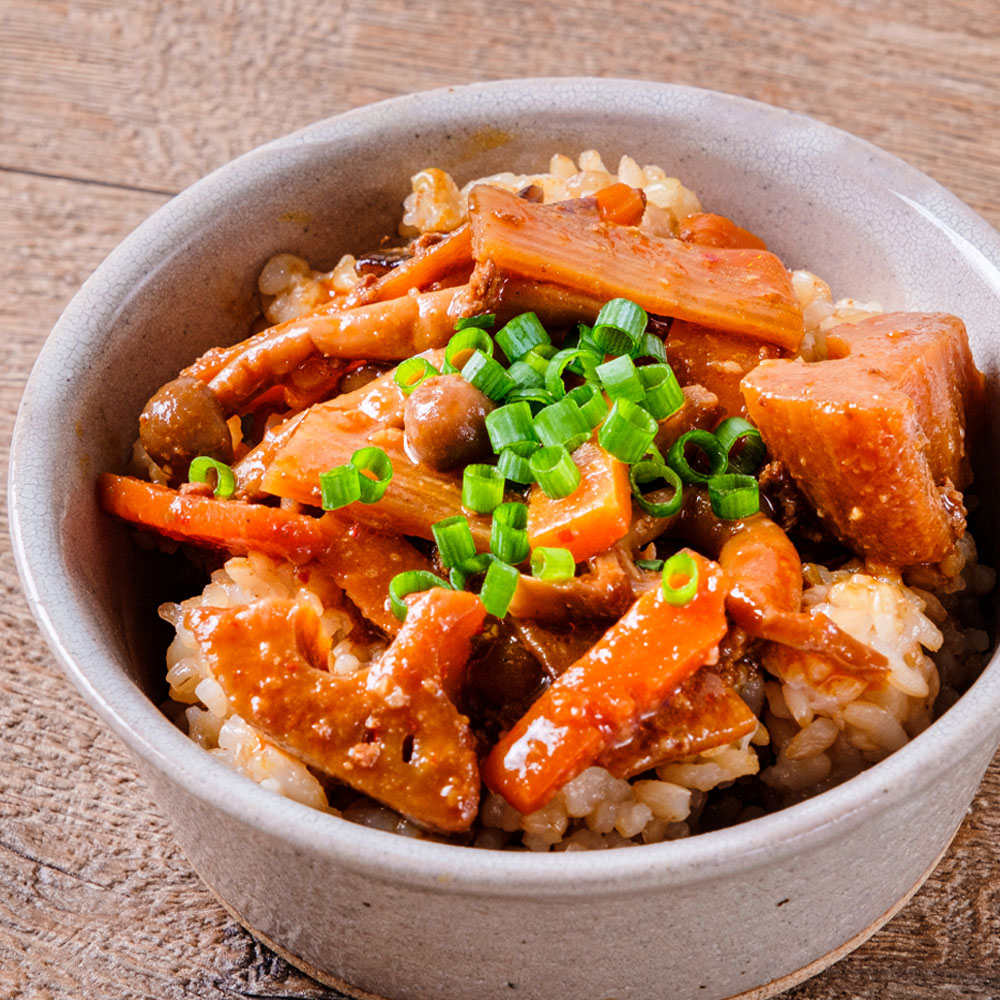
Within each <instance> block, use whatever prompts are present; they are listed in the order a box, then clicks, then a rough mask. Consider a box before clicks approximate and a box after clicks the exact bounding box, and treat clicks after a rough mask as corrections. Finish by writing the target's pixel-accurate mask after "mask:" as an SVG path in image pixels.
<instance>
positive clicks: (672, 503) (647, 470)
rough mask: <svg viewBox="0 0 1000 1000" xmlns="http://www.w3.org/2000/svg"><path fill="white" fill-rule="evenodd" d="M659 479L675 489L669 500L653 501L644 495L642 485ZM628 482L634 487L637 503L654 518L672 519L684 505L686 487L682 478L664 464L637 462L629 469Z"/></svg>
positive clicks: (633, 491)
mask: <svg viewBox="0 0 1000 1000" xmlns="http://www.w3.org/2000/svg"><path fill="white" fill-rule="evenodd" d="M657 479H663V480H666V484H667V486H668V487H672V488H673V493H672V494H671V496H670V499H669V500H663V501H657V500H653V499H651V497H650V496H646V495H644V494H643V492H642V490H641V489H640V486H641V484H642V483H652V482H654V481H655V480H657ZM628 482H629V486H631V487H632V496H633V497H634V498H635V502H636V503H637V504H638V505H639V506H640V507H641V508H642V509H643V510H644V511H645V512H646V513H647V514H652V515H653V517H671V516H672V515H674V514H676V513H677V512H678V511H679V510H680V509H681V505H682V504H683V503H684V486H683V484H682V483H681V477H680V476H678V475H677V473H676V472H674V470H673V469H671V468H670V466H669V465H664V464H663V462H657V461H652V462H636V464H635V465H633V466H630V467H629V470H628ZM654 493H655V494H656V495H659V493H660V491H659V490H655V491H654Z"/></svg>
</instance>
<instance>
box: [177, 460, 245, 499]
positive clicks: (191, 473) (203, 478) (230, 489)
mask: <svg viewBox="0 0 1000 1000" xmlns="http://www.w3.org/2000/svg"><path fill="white" fill-rule="evenodd" d="M209 472H214V473H215V486H214V487H213V488H212V492H213V494H214V495H215V496H217V497H221V498H222V499H225V498H226V497H231V496H232V495H233V493H234V492H235V491H236V477H235V476H234V475H233V470H232V469H231V468H229V466H228V465H226V463H225V462H220V461H218V460H217V459H214V458H209V456H208V455H199V456H198V457H197V458H195V459H192V461H191V464H190V466H188V481H189V482H192V483H207V482H208V474H209ZM210 485H211V484H210Z"/></svg>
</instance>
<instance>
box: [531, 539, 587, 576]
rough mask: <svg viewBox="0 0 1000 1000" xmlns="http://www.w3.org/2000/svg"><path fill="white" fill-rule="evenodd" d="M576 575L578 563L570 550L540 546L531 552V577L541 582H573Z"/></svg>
mask: <svg viewBox="0 0 1000 1000" xmlns="http://www.w3.org/2000/svg"><path fill="white" fill-rule="evenodd" d="M575 573H576V562H575V561H574V559H573V553H572V552H570V550H569V549H556V548H550V547H548V546H545V545H540V546H539V547H538V548H537V549H532V550H531V575H532V576H534V577H537V578H538V579H539V580H553V581H555V580H571V579H572V578H573V575H574V574H575Z"/></svg>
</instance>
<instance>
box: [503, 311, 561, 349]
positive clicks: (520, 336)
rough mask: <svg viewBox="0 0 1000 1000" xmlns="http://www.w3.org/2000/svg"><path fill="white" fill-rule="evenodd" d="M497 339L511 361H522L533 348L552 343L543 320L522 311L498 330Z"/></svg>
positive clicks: (531, 313)
mask: <svg viewBox="0 0 1000 1000" xmlns="http://www.w3.org/2000/svg"><path fill="white" fill-rule="evenodd" d="M495 336H496V341H497V343H498V344H499V345H500V349H501V350H502V351H503V352H504V354H506V355H507V357H508V358H509V359H510V360H511V361H520V360H521V358H522V357H523V356H524V355H525V354H527V353H528V351H530V350H531V349H532V348H534V347H539V346H544V345H547V344H551V343H552V341H551V340H550V338H549V335H548V334H547V333H546V332H545V327H544V326H542V323H541V320H539V318H538V317H537V316H536V315H535V314H534V313H533V312H526V313H521V315H520V316H515V317H514V318H513V319H512V320H511V321H510V322H509V323H508V324H507V325H506V326H504V327H502V328H501V329H499V330H497V332H496V334H495Z"/></svg>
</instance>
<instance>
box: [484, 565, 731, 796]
mask: <svg viewBox="0 0 1000 1000" xmlns="http://www.w3.org/2000/svg"><path fill="white" fill-rule="evenodd" d="M692 558H693V559H694V563H695V565H696V566H697V570H698V588H697V593H696V594H695V596H694V598H693V599H692V600H691V601H689V602H688V603H687V604H684V605H674V604H670V603H669V602H668V601H667V600H665V599H664V596H663V591H662V589H659V588H658V589H656V590H652V591H649V592H648V593H646V594H643V596H642V597H640V598H639V600H638V601H636V603H635V604H634V605H633V606H632V607H631V609H630V610H629V611H628V612H627V613H626V614H625V615H624V617H622V619H621V620H620V621H619V622H618V623H617V624H615V625H613V626H612V627H611V628H610V629H609V630H608V631H607V632H606V633H605V634H604V636H603V637H602V638H601V640H600V641H599V642H598V643H597V644H596V645H595V646H594V647H593V648H592V649H591V650H590V651H589V652H587V653H586V654H585V655H584V656H583V657H581V658H580V659H579V660H578V661H577V662H576V663H575V664H573V666H571V667H570V668H569V669H568V670H567V671H566V672H565V673H563V674H562V675H561V676H560V677H559V678H558V679H557V680H556V681H555V682H554V683H553V684H552V686H551V687H550V688H548V690H547V691H546V692H545V693H544V694H543V695H542V696H541V697H540V698H539V699H538V700H537V701H536V702H535V703H534V705H532V706H531V709H530V710H529V711H528V712H527V714H525V715H524V716H523V717H522V718H521V719H520V720H519V721H518V723H517V725H515V726H514V728H513V729H512V730H511V731H510V732H509V733H507V735H506V736H504V737H503V738H502V739H501V740H500V742H499V743H497V745H496V746H495V747H494V748H493V750H492V751H491V752H490V754H489V756H488V757H487V758H486V760H485V761H483V766H482V774H483V780H484V781H485V782H486V785H487V787H488V788H490V789H492V790H493V791H495V792H497V793H499V794H500V795H503V797H504V798H505V799H506V800H507V801H508V802H509V803H510V804H511V805H512V806H514V808H515V809H517V810H519V811H520V812H522V813H530V812H534V810H536V809H539V808H541V807H542V806H543V805H545V803H546V802H548V801H549V799H551V798H552V796H553V795H554V794H555V792H556V791H557V790H558V789H559V788H561V787H562V786H563V785H564V784H565V783H566V782H567V781H569V780H570V779H571V778H573V777H575V776H576V775H577V774H579V773H580V772H581V771H582V770H583V769H584V768H586V767H587V766H588V765H590V764H591V763H593V762H594V761H595V760H596V759H597V758H598V757H599V756H600V755H601V754H602V753H603V752H604V751H605V750H606V749H607V748H608V747H610V746H612V745H614V744H616V743H620V742H622V741H623V740H625V739H627V738H628V737H629V736H630V735H632V734H633V733H634V732H635V730H636V727H637V726H638V725H639V723H640V722H641V721H642V720H643V719H644V718H646V717H648V716H650V715H652V714H654V713H656V712H657V711H658V710H659V709H660V707H661V706H662V705H663V703H664V702H665V701H666V699H667V698H668V697H669V696H670V695H671V694H672V693H673V692H674V691H676V690H677V689H678V688H679V687H680V686H681V685H682V684H683V683H684V681H686V680H687V679H688V677H690V676H691V675H692V674H693V673H694V672H695V671H696V670H697V669H698V668H699V667H700V666H701V665H702V664H703V663H705V662H706V661H707V660H708V659H710V658H711V656H712V655H713V653H714V651H715V648H716V646H717V644H718V642H719V640H720V639H721V638H722V637H723V635H725V633H726V629H727V624H726V615H725V610H724V606H723V601H724V597H725V586H724V584H723V582H722V574H721V572H720V570H719V568H718V566H716V565H715V564H714V563H712V562H709V561H708V560H707V559H704V558H702V557H701V556H697V555H694V556H693V557H692Z"/></svg>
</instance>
